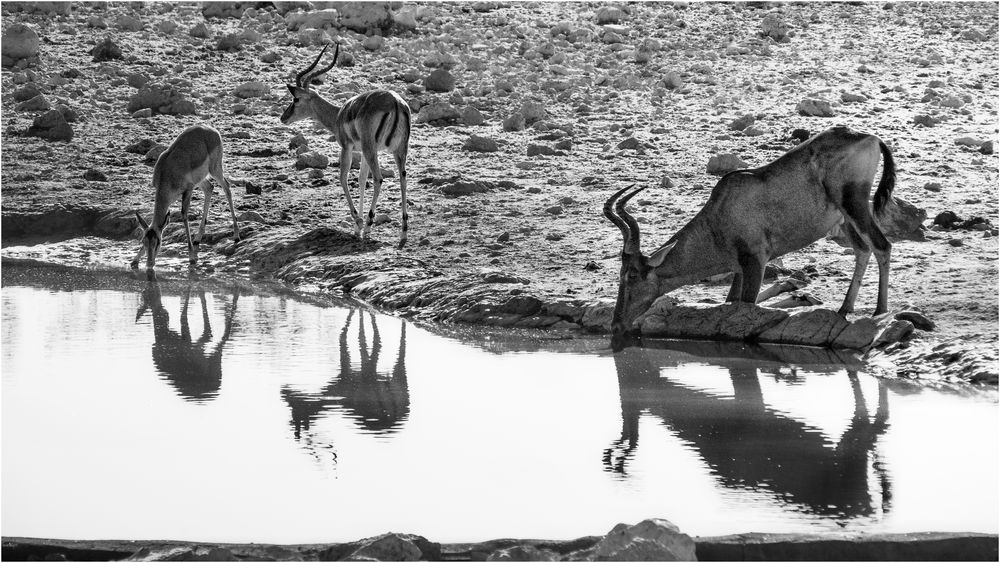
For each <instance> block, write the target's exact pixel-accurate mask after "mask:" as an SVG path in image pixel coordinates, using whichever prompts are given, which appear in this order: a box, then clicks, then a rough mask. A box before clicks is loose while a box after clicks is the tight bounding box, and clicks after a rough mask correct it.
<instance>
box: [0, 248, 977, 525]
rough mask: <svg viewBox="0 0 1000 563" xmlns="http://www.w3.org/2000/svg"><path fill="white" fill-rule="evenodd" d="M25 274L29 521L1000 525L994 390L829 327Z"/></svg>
mask: <svg viewBox="0 0 1000 563" xmlns="http://www.w3.org/2000/svg"><path fill="white" fill-rule="evenodd" d="M0 273H2V279H3V292H2V301H3V317H2V322H3V330H2V331H0V335H2V339H3V340H2V341H3V350H2V354H3V357H2V360H3V373H2V377H3V389H2V391H3V393H2V394H0V400H2V403H3V404H2V407H3V408H2V413H3V425H2V433H3V436H2V438H3V439H2V441H0V442H2V448H3V457H2V460H3V461H2V463H3V487H2V490H0V494H2V497H3V498H2V501H3V502H2V503H0V506H2V512H3V514H2V517H3V526H4V534H5V535H8V536H24V537H62V538H68V539H97V538H109V537H110V538H122V539H162V538H171V539H181V540H192V541H223V542H266V543H314V542H323V541H353V540H357V539H358V538H363V537H370V536H374V535H378V534H381V533H384V532H385V531H386V530H398V531H405V532H409V533H416V534H420V535H423V536H424V537H427V538H433V540H434V541H442V542H462V541H484V540H489V539H493V538H497V537H544V538H552V539H572V538H576V537H580V536H585V535H597V534H603V533H606V532H607V531H608V530H609V529H611V527H613V526H614V525H615V524H617V523H619V522H638V521H640V520H642V519H645V518H650V517H659V518H667V519H669V520H671V521H672V522H674V523H676V524H677V525H678V526H679V527H680V528H681V529H682V530H684V531H686V532H688V533H690V534H693V535H722V534H730V533H739V532H746V531H761V532H769V533H781V532H798V533H817V532H826V531H840V530H842V529H843V530H846V531H849V532H915V531H927V530H940V531H981V532H991V531H993V532H995V530H996V526H997V506H996V503H995V499H996V494H997V489H996V479H995V477H996V473H997V441H996V434H995V432H990V431H983V430H982V429H994V428H996V423H997V394H996V391H995V390H975V391H974V392H973V391H969V392H966V393H965V394H963V395H958V394H953V393H947V392H943V391H941V390H939V389H933V388H927V387H926V386H920V385H915V384H912V383H909V382H905V381H898V380H881V379H877V378H874V377H872V376H870V375H867V374H865V373H864V372H863V371H857V370H860V369H861V368H862V367H863V366H862V365H861V364H860V363H859V362H858V360H857V358H856V357H854V358H852V357H850V356H838V355H837V354H834V353H830V352H825V351H822V350H817V349H802V348H791V349H782V348H775V347H767V348H760V347H746V346H742V347H741V346H731V345H730V346H726V345H722V344H718V343H715V344H713V343H693V342H670V341H665V342H646V343H645V344H644V346H643V347H636V346H633V347H630V348H625V349H620V350H614V349H610V348H609V346H608V341H607V340H606V339H605V338H601V337H587V336H573V337H571V338H559V337H558V336H557V335H554V334H553V333H541V332H515V331H505V330H478V329H474V328H471V327H467V326H464V325H439V324H427V325H419V324H414V323H412V322H411V321H409V320H405V319H401V318H395V317H392V316H388V315H382V314H376V313H373V312H370V311H368V310H365V309H363V308H358V307H357V305H356V304H350V303H345V302H336V301H331V300H327V299H320V298H313V297H308V296H301V295H290V294H289V293H288V292H287V291H284V290H282V289H281V288H274V289H273V290H272V289H261V288H259V287H256V286H251V285H244V286H242V287H239V288H236V287H233V286H230V285H226V284H223V283H220V282H218V281H212V280H195V279H187V278H185V279H170V278H169V277H161V279H159V281H146V280H142V279H135V278H133V277H132V276H131V275H128V274H126V273H124V272H101V271H81V270H66V269H55V268H52V269H45V268H27V267H23V266H8V265H7V264H6V263H5V264H4V267H3V269H2V270H0ZM790 351H791V352H794V353H790ZM39 405H44V406H45V408H44V409H41V408H39ZM890 407H891V414H892V416H891V417H890V416H889V414H890ZM929 413H930V414H929ZM969 429H976V430H977V431H976V432H970V431H969ZM67 459H72V460H73V463H72V464H67V463H65V460H67ZM956 476H961V477H960V478H956ZM136 499H142V501H141V502H139V503H137V502H136ZM95 507H100V510H95ZM386 507H391V509H386ZM428 507H444V508H442V509H440V510H438V509H434V510H428Z"/></svg>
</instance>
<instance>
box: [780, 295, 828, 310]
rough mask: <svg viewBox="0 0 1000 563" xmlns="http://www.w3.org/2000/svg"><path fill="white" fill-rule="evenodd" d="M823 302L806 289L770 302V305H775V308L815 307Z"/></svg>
mask: <svg viewBox="0 0 1000 563" xmlns="http://www.w3.org/2000/svg"><path fill="white" fill-rule="evenodd" d="M822 304H823V302H822V301H820V300H819V299H817V298H816V297H814V296H813V295H812V294H809V293H806V292H804V291H795V292H793V293H792V294H791V295H789V296H788V297H786V298H784V299H782V300H781V301H777V302H774V303H769V304H768V307H774V308H775V309H796V308H798V307H815V306H817V305H822Z"/></svg>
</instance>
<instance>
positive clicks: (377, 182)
mask: <svg viewBox="0 0 1000 563" xmlns="http://www.w3.org/2000/svg"><path fill="white" fill-rule="evenodd" d="M365 160H366V161H367V163H368V169H369V170H371V172H372V180H373V182H372V205H371V207H370V208H369V209H368V220H367V221H366V222H365V232H364V238H365V239H366V240H367V239H368V232H369V231H370V230H371V228H372V224H373V223H374V222H375V205H376V204H377V203H378V196H379V194H381V193H382V169H381V168H379V165H378V153H376V152H375V151H374V149H373V150H372V152H371V153H365Z"/></svg>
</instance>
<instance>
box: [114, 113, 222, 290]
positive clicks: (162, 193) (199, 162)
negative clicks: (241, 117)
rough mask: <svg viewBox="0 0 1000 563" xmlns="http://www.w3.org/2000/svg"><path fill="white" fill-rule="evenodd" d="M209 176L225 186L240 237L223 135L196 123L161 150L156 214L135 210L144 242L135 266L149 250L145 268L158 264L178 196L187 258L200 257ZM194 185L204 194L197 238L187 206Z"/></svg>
mask: <svg viewBox="0 0 1000 563" xmlns="http://www.w3.org/2000/svg"><path fill="white" fill-rule="evenodd" d="M209 177H212V178H215V181H216V182H218V183H219V185H221V186H222V191H224V192H225V193H226V200H227V201H228V202H229V214H230V215H231V216H232V218H233V239H235V240H240V228H239V225H238V224H237V223H236V212H235V211H234V210H233V194H232V192H231V191H230V189H229V182H228V181H227V180H226V176H225V173H224V171H223V169H222V136H221V135H219V132H218V131H216V130H215V129H213V128H212V127H209V126H208V125H194V126H192V127H188V128H187V129H185V130H184V131H181V134H180V135H177V138H176V139H174V142H172V143H170V146H169V147H167V150H165V151H163V153H162V154H160V157H159V158H158V159H157V160H156V166H154V167H153V191H154V194H155V195H154V203H153V217H152V219H150V221H149V223H147V222H146V221H145V219H143V218H142V215H139V212H138V211H136V212H135V216H136V218H137V219H138V220H139V224H140V225H141V226H142V229H143V233H142V246H141V247H139V252H138V253H137V254H136V255H135V258H133V259H132V267H133V268H138V267H139V259H141V258H142V255H143V254H146V269H148V270H151V269H153V266H154V265H155V264H156V254H157V253H158V252H159V251H160V244H161V242H162V235H163V228H164V227H166V226H167V221H168V220H169V218H170V216H169V212H170V206H171V205H173V203H174V202H175V201H177V199H178V198H180V200H181V218H182V219H183V220H184V232H185V233H186V234H187V242H188V260H189V261H190V262H191V263H192V264H194V263H196V262H197V261H198V251H197V246H198V245H199V244H200V243H201V240H202V238H204V237H205V223H207V222H208V211H209V206H210V205H211V203H212V183H211V182H210V181H209V179H208V178H209ZM195 186H199V187H201V190H202V192H203V193H204V196H205V203H204V205H205V207H204V210H203V212H202V214H201V227H200V228H199V229H198V240H197V241H194V242H192V240H191V228H190V227H189V226H188V208H189V207H190V206H191V195H192V193H193V191H194V188H195Z"/></svg>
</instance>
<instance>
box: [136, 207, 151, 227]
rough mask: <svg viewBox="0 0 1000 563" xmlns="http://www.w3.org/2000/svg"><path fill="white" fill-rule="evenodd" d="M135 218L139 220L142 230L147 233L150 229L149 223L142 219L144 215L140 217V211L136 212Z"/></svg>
mask: <svg viewBox="0 0 1000 563" xmlns="http://www.w3.org/2000/svg"><path fill="white" fill-rule="evenodd" d="M135 218H136V219H138V220H139V225H140V226H141V227H142V230H144V231H145V230H146V229H148V228H149V223H147V222H146V220H145V219H143V218H142V215H139V211H136V212H135Z"/></svg>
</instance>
